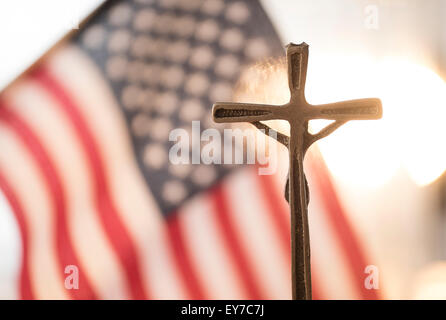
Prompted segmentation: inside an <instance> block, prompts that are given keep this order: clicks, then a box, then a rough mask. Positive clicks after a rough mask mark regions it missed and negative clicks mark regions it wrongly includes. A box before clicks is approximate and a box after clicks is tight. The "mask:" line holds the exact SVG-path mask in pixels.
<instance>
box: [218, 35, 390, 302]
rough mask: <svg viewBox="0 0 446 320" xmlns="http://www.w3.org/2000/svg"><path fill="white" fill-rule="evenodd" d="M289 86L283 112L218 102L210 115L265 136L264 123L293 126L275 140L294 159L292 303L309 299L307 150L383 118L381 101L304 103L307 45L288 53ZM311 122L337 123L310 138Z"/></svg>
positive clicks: (291, 175)
mask: <svg viewBox="0 0 446 320" xmlns="http://www.w3.org/2000/svg"><path fill="white" fill-rule="evenodd" d="M286 55H287V64H288V85H289V87H290V91H291V99H290V101H289V102H288V103H287V104H284V105H281V106H275V105H265V104H251V103H231V102H217V103H215V104H214V106H213V109H212V114H213V117H214V121H215V122H218V123H223V122H250V123H252V124H254V125H255V126H256V127H257V128H259V129H264V130H265V132H264V133H265V134H269V131H273V130H272V129H270V128H269V127H268V126H266V125H265V124H263V123H261V122H260V121H266V120H274V119H280V120H286V121H288V122H289V124H290V136H289V137H288V136H286V135H283V134H280V133H277V140H278V141H279V142H280V143H282V144H284V145H286V146H287V147H288V150H289V156H290V170H289V177H288V181H287V188H286V191H285V196H286V198H287V200H289V204H290V211H291V259H292V260H291V261H292V266H291V273H292V297H293V299H298V300H307V299H311V268H310V237H309V230H308V212H307V205H308V199H309V196H308V194H307V192H308V191H307V185H306V179H305V175H304V169H303V160H304V156H305V153H306V151H307V150H308V148H309V147H310V146H311V145H312V144H313V143H314V142H316V141H317V140H319V139H321V138H323V137H325V136H327V135H329V134H330V133H332V132H333V131H334V130H336V129H337V128H339V127H340V126H341V125H343V124H344V123H346V122H347V121H349V120H372V119H379V118H381V116H382V106H381V101H380V100H379V99H376V98H371V99H357V100H349V101H343V102H336V103H328V104H323V105H311V104H309V103H308V102H307V101H306V99H305V80H306V75H307V65H308V45H307V44H306V43H301V44H299V45H296V44H293V43H290V44H289V45H288V46H287V47H286ZM312 119H327V120H334V122H333V123H331V124H329V125H328V126H326V127H325V128H324V129H322V130H321V131H320V132H318V133H316V134H310V133H309V132H308V121H309V120H312Z"/></svg>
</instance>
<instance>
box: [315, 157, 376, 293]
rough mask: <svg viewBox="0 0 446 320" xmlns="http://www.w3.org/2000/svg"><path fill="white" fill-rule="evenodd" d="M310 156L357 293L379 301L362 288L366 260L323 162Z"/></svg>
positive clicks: (369, 291)
mask: <svg viewBox="0 0 446 320" xmlns="http://www.w3.org/2000/svg"><path fill="white" fill-rule="evenodd" d="M312 155H313V157H312V159H311V161H310V165H311V168H312V171H313V172H314V178H315V183H316V185H317V188H318V189H319V190H320V191H321V195H322V197H321V198H322V199H323V201H322V202H323V206H325V208H326V210H325V211H326V212H327V214H328V218H329V223H330V224H331V225H332V229H333V230H334V232H335V233H336V235H337V238H338V240H339V242H340V244H341V245H340V247H341V250H343V252H344V254H345V256H346V257H347V263H348V265H349V267H350V272H351V274H352V275H353V278H354V280H355V284H356V286H357V289H358V292H360V293H361V295H362V298H363V299H379V294H378V292H377V291H376V290H367V289H366V288H365V286H364V279H365V274H364V269H365V267H366V266H367V263H366V258H365V256H364V254H363V249H362V248H361V245H360V242H359V240H358V237H357V236H356V234H355V232H354V230H353V228H352V227H351V225H350V223H349V221H348V220H347V216H346V214H345V212H344V210H343V208H342V206H341V203H340V201H339V198H338V196H337V194H336V191H335V188H334V186H333V183H332V181H331V177H330V173H329V172H328V170H327V168H326V166H325V163H324V162H323V161H324V160H323V159H322V156H321V155H320V153H319V152H316V151H314V152H313V153H312Z"/></svg>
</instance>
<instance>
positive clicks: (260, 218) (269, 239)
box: [224, 168, 290, 299]
mask: <svg viewBox="0 0 446 320" xmlns="http://www.w3.org/2000/svg"><path fill="white" fill-rule="evenodd" d="M256 174H257V172H256V171H255V170H254V168H249V169H246V170H240V172H237V173H236V174H234V176H232V177H230V178H229V179H228V180H226V181H225V182H224V188H225V190H226V192H227V194H228V195H229V201H230V206H231V208H232V210H230V213H231V214H232V217H231V218H232V220H233V221H234V222H235V225H236V227H237V231H238V232H239V233H240V236H241V239H242V240H243V242H244V246H245V247H246V248H247V252H248V253H249V260H250V261H251V266H252V268H253V269H252V272H253V273H254V274H256V278H257V281H258V283H259V284H260V286H261V288H262V291H263V292H264V294H265V295H266V297H267V298H270V299H289V298H290V286H289V281H288V279H289V275H288V273H287V270H288V266H287V261H286V259H285V257H284V256H283V254H282V253H281V252H282V249H281V248H280V245H281V243H280V241H279V239H278V238H277V237H276V234H275V233H274V232H273V230H272V226H271V225H270V224H269V221H268V216H267V215H268V214H267V212H266V211H265V210H266V205H264V204H263V203H262V202H263V200H262V198H261V194H262V193H261V192H260V190H259V185H258V183H257V181H256V177H255V175H256ZM241 195H243V196H241Z"/></svg>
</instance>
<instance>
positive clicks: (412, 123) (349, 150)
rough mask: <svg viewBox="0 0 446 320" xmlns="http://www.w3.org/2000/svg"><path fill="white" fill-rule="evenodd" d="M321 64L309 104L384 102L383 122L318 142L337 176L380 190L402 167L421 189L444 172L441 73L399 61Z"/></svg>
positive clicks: (360, 124)
mask: <svg viewBox="0 0 446 320" xmlns="http://www.w3.org/2000/svg"><path fill="white" fill-rule="evenodd" d="M320 60H321V61H320V62H319V63H318V62H315V61H314V60H313V61H312V63H310V66H309V72H308V73H309V77H308V81H307V97H308V100H309V102H311V103H313V104H316V103H326V102H330V101H338V100H345V99H353V98H365V97H379V98H381V100H382V102H383V113H384V115H383V119H382V120H378V121H352V122H350V123H347V124H346V125H345V126H343V127H341V128H340V129H338V130H337V131H336V132H335V133H334V134H333V136H332V137H328V138H325V139H323V140H321V141H320V142H319V147H320V149H321V152H322V154H323V156H324V158H325V160H326V162H327V165H328V167H329V168H330V170H331V172H332V173H333V174H334V175H336V176H339V178H340V179H342V180H343V181H349V182H351V183H354V184H356V185H361V186H369V187H377V186H379V185H382V184H384V183H386V182H387V181H388V180H389V179H390V178H391V177H392V176H393V175H394V174H395V173H396V171H397V170H398V168H401V167H404V168H405V169H406V170H407V171H408V173H409V175H410V176H411V178H412V179H413V180H414V181H415V182H416V183H417V184H418V185H421V186H422V185H426V184H429V183H431V182H432V181H434V180H435V179H436V178H438V177H439V176H440V175H441V174H442V173H443V171H444V170H445V169H446V149H445V148H443V147H442V143H443V141H444V138H445V137H446V126H444V119H445V116H446V85H445V83H444V82H443V80H442V79H441V78H440V77H439V76H438V75H436V74H435V73H434V72H432V71H431V70H429V69H427V68H425V67H422V66H420V65H417V64H415V63H412V62H409V61H403V60H401V59H397V58H392V59H387V60H385V61H382V62H373V61H371V60H367V59H361V58H356V59H353V58H348V59H346V58H344V57H335V58H333V57H330V58H326V59H320ZM324 61H327V62H328V61H330V62H332V61H336V63H331V64H327V63H324ZM311 66H313V67H311ZM311 68H312V69H311ZM345 68H347V69H345Z"/></svg>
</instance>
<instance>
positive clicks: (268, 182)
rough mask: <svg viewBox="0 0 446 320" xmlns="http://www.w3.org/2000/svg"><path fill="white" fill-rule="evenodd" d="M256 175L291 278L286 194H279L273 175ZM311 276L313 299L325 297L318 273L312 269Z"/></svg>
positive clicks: (288, 211)
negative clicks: (288, 266) (288, 265)
mask: <svg viewBox="0 0 446 320" xmlns="http://www.w3.org/2000/svg"><path fill="white" fill-rule="evenodd" d="M256 176H257V177H258V181H259V185H260V187H261V190H262V198H263V199H265V200H266V205H267V210H266V211H267V212H268V213H269V214H270V219H271V220H272V221H273V225H274V229H275V231H276V234H277V236H278V237H279V238H280V240H281V243H282V248H283V249H284V254H285V255H286V259H287V261H288V263H289V264H290V269H289V272H290V280H291V230H290V228H291V226H290V220H288V219H287V217H289V215H290V210H289V207H288V205H286V204H285V203H284V202H285V198H284V196H283V195H281V194H279V192H278V190H277V188H276V187H275V185H276V183H275V181H274V178H273V176H272V175H258V174H256ZM284 189H285V187H284ZM311 277H312V280H311V281H312V294H313V300H322V299H324V298H323V297H322V296H321V290H320V288H319V284H320V282H319V281H318V279H317V274H316V273H315V272H313V271H312V274H311Z"/></svg>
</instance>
